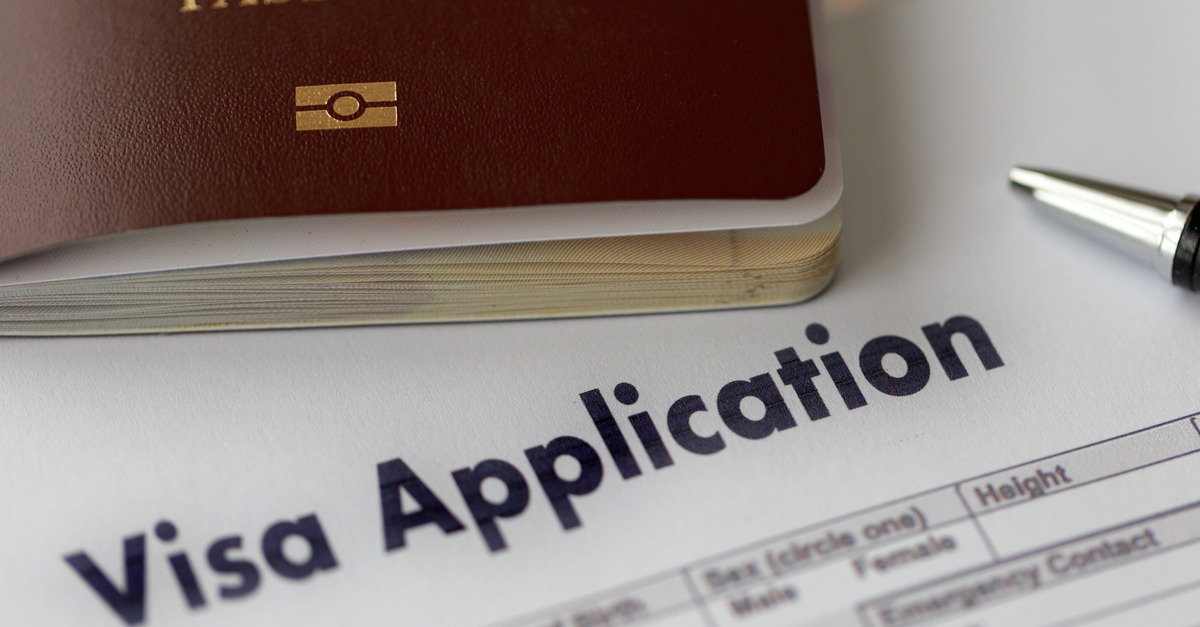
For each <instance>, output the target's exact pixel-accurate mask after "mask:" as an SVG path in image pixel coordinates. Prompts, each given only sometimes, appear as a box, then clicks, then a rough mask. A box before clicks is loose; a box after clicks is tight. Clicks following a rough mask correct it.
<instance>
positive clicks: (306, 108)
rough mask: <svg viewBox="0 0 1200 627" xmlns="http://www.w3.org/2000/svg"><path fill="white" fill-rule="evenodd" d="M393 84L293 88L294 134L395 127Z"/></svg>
mask: <svg viewBox="0 0 1200 627" xmlns="http://www.w3.org/2000/svg"><path fill="white" fill-rule="evenodd" d="M398 123H399V122H398V119H397V113H396V83H345V84H341V85H312V86H304V87H297V88H296V130H297V131H332V130H341V129H350V128H377V127H388V126H397V125H398Z"/></svg>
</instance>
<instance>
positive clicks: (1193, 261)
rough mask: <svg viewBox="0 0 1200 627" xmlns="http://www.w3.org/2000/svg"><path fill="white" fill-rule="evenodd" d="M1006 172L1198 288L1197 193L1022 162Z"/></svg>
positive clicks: (1061, 210) (1065, 214)
mask: <svg viewBox="0 0 1200 627" xmlns="http://www.w3.org/2000/svg"><path fill="white" fill-rule="evenodd" d="M1008 178H1009V180H1010V181H1012V184H1013V187H1015V188H1017V189H1019V190H1021V191H1023V192H1026V193H1028V194H1029V195H1031V196H1033V198H1035V199H1036V200H1038V201H1040V202H1042V203H1044V204H1045V205H1047V206H1049V207H1052V208H1053V209H1054V210H1053V211H1051V213H1052V214H1053V215H1055V216H1058V217H1062V218H1065V219H1066V220H1067V221H1069V222H1070V223H1072V224H1073V225H1074V226H1076V227H1078V228H1080V229H1081V230H1084V231H1087V232H1089V233H1090V234H1092V235H1093V236H1095V237H1097V238H1098V239H1102V240H1105V241H1107V242H1109V243H1110V244H1112V245H1114V246H1116V247H1118V248H1120V249H1122V250H1124V251H1126V252H1127V253H1130V254H1132V255H1133V256H1135V257H1137V258H1139V259H1142V260H1144V261H1147V262H1149V263H1151V264H1153V265H1154V267H1155V269H1157V270H1158V273H1159V274H1161V275H1162V276H1164V277H1166V278H1168V279H1170V280H1171V282H1172V283H1174V284H1175V285H1178V286H1179V287H1182V288H1185V289H1189V290H1192V291H1200V257H1198V256H1197V254H1196V252H1197V248H1198V245H1200V211H1196V205H1197V204H1200V196H1198V195H1195V194H1189V195H1187V196H1184V197H1183V198H1171V197H1168V196H1163V195H1160V194H1155V193H1152V192H1145V191H1142V190H1138V189H1131V188H1127V187H1121V186H1118V185H1113V184H1111V183H1104V182H1101V181H1094V180H1091V179H1086V178H1083V177H1080V176H1074V175H1070V174H1063V173H1061V172H1055V171H1052V170H1041V169H1034V168H1027V167H1022V166H1017V167H1014V168H1013V169H1011V170H1009V172H1008Z"/></svg>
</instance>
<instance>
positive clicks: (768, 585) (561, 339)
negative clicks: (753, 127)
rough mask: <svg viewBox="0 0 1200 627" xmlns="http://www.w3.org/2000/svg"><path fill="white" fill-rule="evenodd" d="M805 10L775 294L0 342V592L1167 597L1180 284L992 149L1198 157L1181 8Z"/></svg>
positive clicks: (152, 615) (30, 614)
mask: <svg viewBox="0 0 1200 627" xmlns="http://www.w3.org/2000/svg"><path fill="white" fill-rule="evenodd" d="M829 19H830V25H829V29H828V32H827V39H828V42H827V44H828V46H829V51H830V54H831V57H832V60H833V75H834V77H835V82H836V87H837V97H838V114H839V120H838V124H839V127H840V129H841V131H840V135H841V144H842V153H843V160H844V163H845V175H846V186H845V189H846V191H845V195H844V206H845V209H846V220H847V225H846V233H845V240H844V257H843V261H842V264H841V268H840V271H839V272H840V274H839V276H838V278H837V280H836V281H835V282H834V284H833V285H832V287H830V288H829V289H828V290H827V292H826V293H825V294H823V295H821V296H820V297H818V298H817V299H816V300H814V301H811V302H809V303H805V304H802V305H799V306H792V307H780V308H770V309H761V310H753V311H739V312H722V313H699V314H680V315H659V316H643V317H625V318H595V319H581V320H559V321H537V322H511V323H495V324H453V325H429V326H413V327H380V328H365V329H335V330H317V331H297V332H263V333H238V334H211V335H203V336H161V337H116V338H91V339H61V340H59V339H39V340H5V341H3V342H2V343H0V347H2V348H0V350H2V351H3V355H4V358H3V359H0V390H3V394H4V402H3V403H2V404H0V421H2V424H3V433H4V435H3V437H2V438H0V475H2V476H3V478H4V479H3V481H2V482H0V499H2V502H3V503H4V509H3V511H4V513H3V515H0V532H2V534H3V538H4V541H5V548H4V550H3V553H2V555H3V559H2V560H0V564H2V566H0V617H2V619H0V622H3V623H4V624H12V625H43V624H44V625H64V624H70V625H101V626H103V625H124V624H144V625H183V626H188V625H195V626H204V625H258V624H270V625H332V624H337V625H344V624H353V625H513V626H518V625H520V626H524V625H529V626H539V627H550V626H564V627H565V626H577V627H595V626H601V625H648V626H649V625H655V626H666V625H672V626H684V625H688V626H692V625H694V626H716V625H721V626H723V625H747V626H750V625H844V626H852V625H855V626H858V625H862V626H894V625H1076V624H1089V625H1090V624H1099V625H1129V624H1139V625H1192V624H1195V623H1196V621H1197V620H1198V619H1197V618H1196V616H1197V614H1196V611H1195V610H1196V609H1197V608H1200V571H1198V570H1197V569H1196V567H1195V564H1196V563H1197V560H1200V543H1198V542H1197V540H1200V454H1197V453H1198V452H1200V428H1198V424H1197V422H1198V420H1197V417H1198V416H1197V413H1198V412H1200V394H1198V393H1197V390H1196V382H1197V375H1198V374H1200V364H1198V363H1197V360H1196V355H1197V354H1200V302H1197V300H1196V298H1195V296H1194V295H1193V294H1190V293H1185V292H1183V291H1182V290H1177V289H1174V288H1172V287H1171V286H1170V285H1169V284H1166V283H1164V282H1161V281H1159V280H1158V279H1157V277H1156V276H1155V275H1154V273H1153V271H1152V270H1150V269H1148V268H1141V267H1139V266H1137V265H1136V264H1134V263H1130V262H1129V261H1128V260H1125V259H1122V258H1120V256H1119V255H1115V254H1113V253H1112V252H1110V251H1108V250H1106V249H1104V248H1103V247H1101V246H1099V245H1097V244H1095V243H1093V242H1091V241H1089V240H1086V239H1085V238H1082V237H1078V236H1076V235H1075V234H1074V233H1072V232H1070V231H1069V230H1067V229H1065V228H1058V227H1057V226H1056V225H1055V224H1052V223H1049V222H1047V221H1045V220H1044V219H1042V218H1041V217H1040V216H1038V215H1036V214H1034V213H1033V212H1032V211H1031V210H1030V209H1029V208H1028V207H1027V206H1025V205H1024V204H1023V202H1024V201H1023V200H1022V199H1021V198H1020V197H1019V196H1017V195H1015V194H1013V193H1012V192H1011V191H1010V190H1009V189H1008V188H1007V185H1006V182H1005V174H1006V172H1007V170H1008V168H1009V167H1010V166H1011V165H1013V164H1014V163H1018V162H1022V163H1031V164H1040V165H1049V166H1054V167H1059V168H1063V169H1070V170H1073V171H1078V172H1082V173H1087V174H1089V175H1092V176H1096V177H1100V178H1109V179H1114V180H1118V181H1123V182H1130V183H1137V184H1140V185H1144V186H1145V187H1147V188H1151V189H1161V190H1174V191H1178V192H1180V193H1183V192H1186V191H1189V187H1188V186H1189V185H1193V186H1194V185H1198V184H1200V182H1198V181H1197V180H1196V178H1195V176H1196V172H1197V168H1196V167H1194V166H1195V158H1194V157H1191V156H1190V155H1189V154H1188V153H1187V152H1186V147H1188V146H1195V145H1198V144H1200V125H1198V124H1196V121H1195V115H1194V108H1193V107H1192V106H1190V104H1189V103H1194V102H1197V101H1200V87H1198V86H1197V85H1196V82H1195V81H1189V80H1188V77H1189V76H1191V75H1192V74H1193V72H1192V70H1193V65H1194V64H1193V63H1192V61H1191V60H1192V59H1194V58H1195V57H1194V55H1195V45H1194V37H1193V34H1192V32H1191V26H1192V25H1194V24H1195V23H1197V20H1198V19H1200V6H1197V5H1195V4H1193V3H1188V2H1183V1H1168V0H1149V1H1145V2H1138V3H1124V2H1116V1H1103V2H1099V1H1089V2H1085V1H1083V0H1064V1H1063V2H1056V3H1044V2H1040V1H1038V0H1004V1H1003V2H973V3H963V2H955V1H954V0H920V1H918V0H910V1H903V0H894V1H892V2H886V1H884V2H877V3H874V4H868V5H867V6H866V9H865V10H863V11H862V12H860V13H857V14H853V15H847V14H838V13H834V14H831V15H830V17H829ZM1189 157H1190V158H1189ZM1194 190H1195V188H1194V187H1192V188H1191V191H1194Z"/></svg>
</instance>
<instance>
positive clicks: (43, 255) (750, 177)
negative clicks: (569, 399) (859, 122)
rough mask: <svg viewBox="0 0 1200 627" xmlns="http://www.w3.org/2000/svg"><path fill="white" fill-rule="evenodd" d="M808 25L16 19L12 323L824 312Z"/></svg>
mask: <svg viewBox="0 0 1200 627" xmlns="http://www.w3.org/2000/svg"><path fill="white" fill-rule="evenodd" d="M817 9H818V7H817V5H816V3H812V4H809V3H805V2H794V1H784V0H742V1H738V0H714V1H711V2H705V3H691V2H682V1H675V0H662V1H656V2H644V1H635V0H526V1H520V2H518V1H514V0H497V1H493V2H486V3H480V2H473V1H470V0H445V1H441V2H425V1H421V0H163V1H158V2H151V3H146V2H137V1H134V0H114V1H111V2H104V3H95V2H85V1H83V0H65V1H64V2H58V3H53V4H50V3H42V2H36V1H34V0H15V1H14V2H11V3H5V5H4V7H3V8H0V53H2V54H0V85H3V87H0V103H2V104H3V105H4V106H3V107H0V121H2V122H3V123H2V124H0V259H3V262H0V333H3V334H18V335H21V334H80V333H136V332H162V331H185V330H219V329H235V328H271V327H294V326H327V325H343V324H381V323H396V322H420V321H437V320H471V319H485V318H528V317H542V316H575V315H596V314H609V313H645V312H655V311H672V310H688V309H709V308H729V307H740V306H752V305H763V304H774V303H784V302H794V301H798V300H803V299H805V298H808V297H811V296H813V295H814V294H816V293H818V292H820V290H821V289H822V288H823V287H824V286H825V285H826V284H827V283H828V282H829V281H830V280H831V279H832V276H833V272H834V268H835V265H836V257H837V242H838V237H839V234H840V230H841V221H840V213H839V212H838V211H837V203H838V200H839V198H840V194H841V185H842V179H841V166H840V162H839V160H838V149H837V141H836V130H835V128H834V125H833V121H832V115H831V110H830V104H829V99H828V95H829V94H828V91H829V89H828V84H827V80H826V77H825V76H824V65H823V63H822V61H821V52H822V51H821V46H820V45H819V44H820V36H821V30H820V15H819V13H818V12H817ZM64 41H69V42H70V44H69V45H64Z"/></svg>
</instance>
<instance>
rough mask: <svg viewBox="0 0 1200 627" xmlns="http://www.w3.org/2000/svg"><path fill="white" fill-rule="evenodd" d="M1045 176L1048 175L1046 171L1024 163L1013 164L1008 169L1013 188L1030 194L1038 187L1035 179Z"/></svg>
mask: <svg viewBox="0 0 1200 627" xmlns="http://www.w3.org/2000/svg"><path fill="white" fill-rule="evenodd" d="M1044 176H1046V172H1044V171H1042V170H1038V169H1036V168H1030V167H1027V166H1023V165H1017V166H1013V167H1012V168H1011V169H1009V171H1008V180H1009V182H1010V183H1012V186H1013V189H1016V190H1019V191H1022V192H1025V193H1026V194H1030V195H1032V194H1033V192H1034V191H1035V190H1036V189H1037V185H1036V184H1035V182H1034V181H1035V180H1036V179H1037V178H1039V177H1044Z"/></svg>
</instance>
